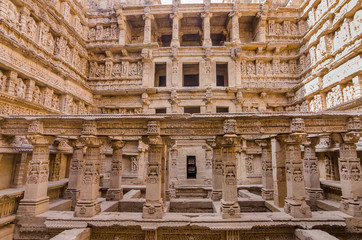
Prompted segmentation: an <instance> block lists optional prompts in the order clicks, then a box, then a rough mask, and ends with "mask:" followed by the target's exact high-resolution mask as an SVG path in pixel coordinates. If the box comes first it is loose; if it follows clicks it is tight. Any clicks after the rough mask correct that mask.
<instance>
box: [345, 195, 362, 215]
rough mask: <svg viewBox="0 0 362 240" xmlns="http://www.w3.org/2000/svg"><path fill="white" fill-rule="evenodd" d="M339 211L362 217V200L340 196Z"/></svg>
mask: <svg viewBox="0 0 362 240" xmlns="http://www.w3.org/2000/svg"><path fill="white" fill-rule="evenodd" d="M340 209H341V211H342V212H344V213H346V214H348V215H351V216H353V217H362V210H361V209H362V201H361V200H360V201H354V200H352V199H344V198H343V197H342V200H341V207H340Z"/></svg>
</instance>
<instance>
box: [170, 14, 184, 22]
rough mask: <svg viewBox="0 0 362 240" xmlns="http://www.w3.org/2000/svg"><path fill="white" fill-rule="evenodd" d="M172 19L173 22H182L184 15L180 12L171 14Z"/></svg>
mask: <svg viewBox="0 0 362 240" xmlns="http://www.w3.org/2000/svg"><path fill="white" fill-rule="evenodd" d="M170 18H172V19H173V20H181V19H182V18H183V14H182V13H180V12H174V13H172V14H170Z"/></svg>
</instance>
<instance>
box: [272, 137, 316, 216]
mask: <svg viewBox="0 0 362 240" xmlns="http://www.w3.org/2000/svg"><path fill="white" fill-rule="evenodd" d="M279 137H280V139H281V140H282V142H283V144H285V167H286V176H287V198H286V200H285V205H284V211H285V212H286V213H288V214H290V215H291V216H293V217H295V218H305V217H311V216H312V213H311V210H310V207H309V206H308V205H307V203H306V202H305V197H306V194H305V182H304V171H303V162H302V155H301V146H300V145H301V144H302V143H303V142H304V141H305V137H306V134H305V133H293V134H288V135H281V136H279Z"/></svg>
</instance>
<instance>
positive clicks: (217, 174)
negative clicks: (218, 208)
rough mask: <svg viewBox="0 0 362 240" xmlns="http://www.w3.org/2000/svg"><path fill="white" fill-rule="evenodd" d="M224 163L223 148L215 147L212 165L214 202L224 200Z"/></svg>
mask: <svg viewBox="0 0 362 240" xmlns="http://www.w3.org/2000/svg"><path fill="white" fill-rule="evenodd" d="M222 174H223V163H222V156H221V148H220V147H218V146H216V145H215V146H213V163H212V175H213V177H212V195H211V198H212V200H213V201H220V200H221V198H222V182H223V175H222Z"/></svg>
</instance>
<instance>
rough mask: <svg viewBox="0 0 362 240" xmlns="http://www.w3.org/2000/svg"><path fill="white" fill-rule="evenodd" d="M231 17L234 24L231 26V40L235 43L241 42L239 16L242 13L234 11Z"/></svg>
mask: <svg viewBox="0 0 362 240" xmlns="http://www.w3.org/2000/svg"><path fill="white" fill-rule="evenodd" d="M229 17H231V21H232V26H231V35H232V36H231V41H232V42H233V43H235V44H239V43H240V28H239V18H240V13H239V12H238V11H233V12H232V13H230V14H229Z"/></svg>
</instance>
